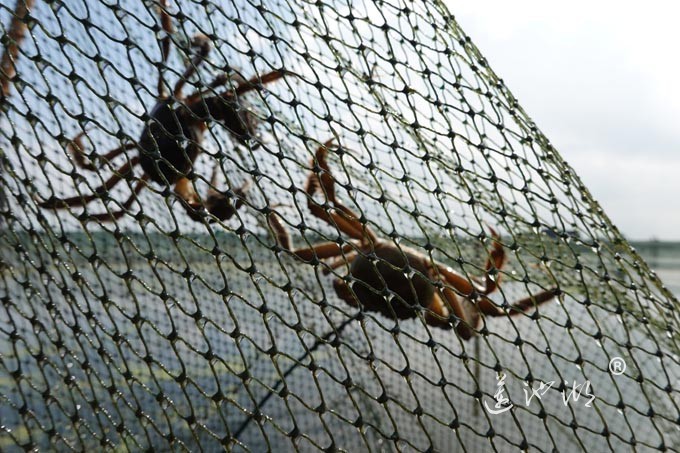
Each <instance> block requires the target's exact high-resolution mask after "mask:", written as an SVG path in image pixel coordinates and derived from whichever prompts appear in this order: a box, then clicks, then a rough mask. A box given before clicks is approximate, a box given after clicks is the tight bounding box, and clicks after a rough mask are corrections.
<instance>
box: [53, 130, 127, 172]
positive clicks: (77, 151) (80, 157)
mask: <svg viewBox="0 0 680 453" xmlns="http://www.w3.org/2000/svg"><path fill="white" fill-rule="evenodd" d="M84 135H85V132H81V133H80V134H78V135H77V136H76V138H74V139H73V140H72V141H71V143H69V144H68V145H67V146H66V150H67V151H68V152H69V153H70V154H71V156H72V157H73V160H74V161H75V163H76V165H77V166H78V167H80V168H82V169H85V170H90V171H97V170H98V169H99V167H98V166H96V165H95V164H94V163H92V162H90V161H88V160H87V157H86V155H85V151H84V150H85V146H84V144H83V136H84ZM136 147H137V145H136V144H134V143H128V144H126V145H122V146H119V147H118V148H114V149H112V150H111V151H109V152H108V153H106V154H104V155H101V156H97V160H100V159H101V160H103V161H105V162H106V161H110V160H112V159H115V158H116V157H118V156H119V155H121V154H123V153H124V152H125V151H129V150H131V149H135V148H136Z"/></svg>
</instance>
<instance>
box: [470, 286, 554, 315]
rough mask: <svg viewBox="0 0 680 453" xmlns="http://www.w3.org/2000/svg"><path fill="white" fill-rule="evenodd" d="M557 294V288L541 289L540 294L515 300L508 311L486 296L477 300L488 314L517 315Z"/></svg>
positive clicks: (479, 306)
mask: <svg viewBox="0 0 680 453" xmlns="http://www.w3.org/2000/svg"><path fill="white" fill-rule="evenodd" d="M556 294H557V289H556V288H553V289H549V290H547V291H541V292H540V293H538V294H533V295H531V296H529V297H526V298H524V299H521V300H519V301H517V302H515V303H514V304H512V305H511V306H510V307H509V308H508V310H507V312H506V311H505V310H504V309H502V308H501V307H499V306H498V305H496V304H494V303H493V302H491V300H489V299H487V298H486V297H484V298H481V299H480V300H479V302H477V307H478V308H479V310H480V311H481V312H482V313H484V314H485V315H487V316H494V317H495V316H507V315H510V316H516V315H518V314H520V313H526V312H527V311H528V310H530V309H532V308H534V307H538V306H539V305H541V304H543V303H545V302H548V301H550V300H551V299H553V298H554V297H555V296H556Z"/></svg>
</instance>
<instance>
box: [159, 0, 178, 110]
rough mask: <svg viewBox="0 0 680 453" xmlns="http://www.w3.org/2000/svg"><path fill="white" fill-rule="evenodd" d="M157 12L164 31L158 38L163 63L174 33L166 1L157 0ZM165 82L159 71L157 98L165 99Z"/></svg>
mask: <svg viewBox="0 0 680 453" xmlns="http://www.w3.org/2000/svg"><path fill="white" fill-rule="evenodd" d="M158 14H159V15H160V16H161V27H162V28H163V30H164V31H165V36H164V37H163V38H162V39H161V40H160V43H161V61H162V63H163V64H165V63H167V61H168V56H169V55H170V44H172V38H170V35H172V34H173V33H174V28H173V26H172V18H171V17H170V14H168V1H167V0H159V2H158ZM165 97H166V96H165V84H164V83H163V73H162V71H160V74H159V76H158V98H159V99H165Z"/></svg>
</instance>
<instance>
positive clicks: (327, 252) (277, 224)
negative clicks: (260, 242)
mask: <svg viewBox="0 0 680 453" xmlns="http://www.w3.org/2000/svg"><path fill="white" fill-rule="evenodd" d="M269 226H270V227H271V228H272V230H273V231H274V235H275V236H276V242H277V244H279V246H280V247H282V248H283V249H285V250H287V251H289V252H291V253H292V254H293V255H295V256H297V257H298V258H300V259H301V260H303V261H311V260H313V259H315V258H316V259H317V260H321V259H325V258H333V257H336V256H340V255H342V254H343V253H350V252H352V251H353V250H354V247H355V245H354V244H351V243H347V244H345V245H343V246H340V245H339V244H338V243H337V242H330V241H329V242H324V243H321V244H317V245H315V246H312V247H306V248H301V249H293V247H292V240H291V238H290V234H288V230H287V229H286V227H285V226H284V225H283V223H282V222H281V219H280V218H279V216H278V214H276V213H272V214H271V215H270V216H269Z"/></svg>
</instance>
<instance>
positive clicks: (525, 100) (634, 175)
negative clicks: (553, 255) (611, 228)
mask: <svg viewBox="0 0 680 453" xmlns="http://www.w3.org/2000/svg"><path fill="white" fill-rule="evenodd" d="M445 1H446V3H447V4H448V6H449V9H450V11H451V12H452V13H453V14H454V16H455V17H456V20H457V21H458V23H459V24H460V26H461V27H462V29H463V30H464V31H465V32H466V33H467V34H468V35H469V36H470V37H471V38H472V40H473V42H474V43H475V44H476V45H477V47H478V48H479V49H480V50H481V52H482V54H483V55H484V56H485V57H486V58H487V59H488V61H489V63H490V65H491V67H492V68H493V69H494V71H495V72H496V74H498V75H499V77H501V78H503V80H504V81H505V83H506V85H507V86H508V87H509V88H510V90H511V91H512V92H513V94H514V95H515V96H516V97H517V98H518V99H519V102H520V104H521V105H522V106H523V107H524V109H525V111H526V112H527V113H528V114H529V115H530V116H531V117H532V119H533V120H534V121H535V122H536V124H537V125H538V126H539V127H540V128H541V130H542V131H543V132H544V133H545V135H546V136H547V137H548V138H549V139H550V141H551V142H552V144H553V145H554V146H555V148H556V149H557V150H558V151H559V152H560V153H561V155H562V156H563V157H564V158H565V160H566V161H567V162H568V163H569V164H570V165H571V166H572V167H573V168H574V169H575V170H576V172H577V174H578V175H579V176H580V177H581V179H582V180H583V182H584V183H585V184H586V186H587V187H588V188H589V190H590V191H591V193H592V194H593V196H594V197H595V198H596V199H597V200H598V201H599V203H600V205H601V206H602V207H603V209H604V210H605V212H606V213H607V215H609V217H610V218H611V219H612V221H613V222H614V224H615V225H617V226H618V228H619V229H620V230H621V232H622V233H623V234H624V235H625V236H626V237H628V238H629V239H652V238H655V239H659V240H676V241H678V240H680V202H679V200H678V196H679V195H680V174H679V173H680V51H679V46H680V27H678V26H677V21H678V18H680V2H677V1H660V0H649V1H647V2H645V3H644V5H643V3H641V2H634V3H633V2H626V1H609V0H590V1H586V0H573V1H570V2H555V1H545V0H515V1H507V0H474V1H469V0H445Z"/></svg>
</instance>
